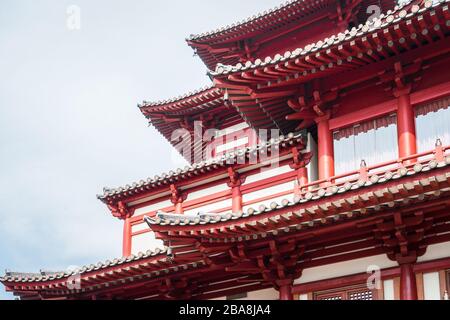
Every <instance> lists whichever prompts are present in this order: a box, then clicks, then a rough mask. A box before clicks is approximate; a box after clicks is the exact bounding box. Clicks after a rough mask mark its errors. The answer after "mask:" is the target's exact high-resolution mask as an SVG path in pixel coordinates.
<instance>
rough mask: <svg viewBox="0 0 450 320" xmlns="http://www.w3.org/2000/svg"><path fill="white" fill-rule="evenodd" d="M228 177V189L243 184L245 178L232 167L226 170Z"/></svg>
mask: <svg viewBox="0 0 450 320" xmlns="http://www.w3.org/2000/svg"><path fill="white" fill-rule="evenodd" d="M228 177H229V178H230V181H229V182H228V183H227V185H228V186H229V187H230V188H234V187H239V186H240V185H242V184H243V183H244V182H245V177H241V176H240V174H239V172H237V171H236V170H234V169H233V168H232V167H229V168H228Z"/></svg>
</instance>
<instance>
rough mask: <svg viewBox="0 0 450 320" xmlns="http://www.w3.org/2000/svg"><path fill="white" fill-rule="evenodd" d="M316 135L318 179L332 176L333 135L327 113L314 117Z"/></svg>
mask: <svg viewBox="0 0 450 320" xmlns="http://www.w3.org/2000/svg"><path fill="white" fill-rule="evenodd" d="M316 122H317V136H318V150H317V151H318V160H319V180H322V179H328V178H330V177H332V176H334V150H333V135H332V132H331V131H330V125H329V115H327V116H324V117H320V118H318V119H316Z"/></svg>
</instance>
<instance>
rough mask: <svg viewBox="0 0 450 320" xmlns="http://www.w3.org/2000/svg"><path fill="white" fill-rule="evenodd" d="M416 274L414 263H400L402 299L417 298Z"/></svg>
mask: <svg viewBox="0 0 450 320" xmlns="http://www.w3.org/2000/svg"><path fill="white" fill-rule="evenodd" d="M417 298H418V297H417V284H416V275H415V273H414V270H413V264H412V263H405V264H401V265H400V300H417Z"/></svg>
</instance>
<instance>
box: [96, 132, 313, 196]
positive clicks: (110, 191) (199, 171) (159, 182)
mask: <svg viewBox="0 0 450 320" xmlns="http://www.w3.org/2000/svg"><path fill="white" fill-rule="evenodd" d="M305 143H306V142H305V137H304V136H303V135H302V134H301V133H296V134H294V133H290V134H288V135H287V136H280V137H278V139H274V140H270V141H268V142H266V143H265V144H260V145H258V146H256V147H246V148H243V149H242V150H239V151H237V152H231V153H229V154H226V155H223V156H222V157H220V158H215V159H212V160H210V161H203V162H200V163H195V164H193V165H191V166H186V167H185V168H178V169H176V170H171V171H169V172H168V173H163V174H161V175H156V176H154V177H153V178H148V179H146V180H140V181H139V182H134V183H132V184H128V185H125V186H123V187H118V188H105V191H104V193H103V194H102V195H98V196H97V197H98V199H100V200H101V201H103V202H105V203H110V202H117V201H119V200H122V199H126V198H127V197H136V196H139V195H141V194H145V193H148V192H149V191H151V190H153V189H158V188H161V187H162V186H163V187H164V186H168V185H170V184H172V183H175V182H176V183H180V182H182V181H187V180H191V179H192V178H193V177H195V176H201V175H204V174H207V173H209V172H212V171H214V170H218V169H220V168H225V167H227V166H229V163H236V160H238V159H241V158H242V157H245V158H249V157H250V156H251V155H252V154H254V153H257V152H259V150H260V149H264V150H267V152H270V150H271V148H282V149H285V148H291V147H292V146H296V145H302V146H305ZM241 162H242V161H240V162H239V163H241Z"/></svg>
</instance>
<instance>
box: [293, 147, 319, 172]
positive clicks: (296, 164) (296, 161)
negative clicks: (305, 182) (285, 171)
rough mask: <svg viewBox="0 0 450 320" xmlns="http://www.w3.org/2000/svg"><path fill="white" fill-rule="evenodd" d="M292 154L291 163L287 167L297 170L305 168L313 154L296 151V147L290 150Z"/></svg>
mask: <svg viewBox="0 0 450 320" xmlns="http://www.w3.org/2000/svg"><path fill="white" fill-rule="evenodd" d="M291 152H292V160H293V162H292V163H291V164H289V167H290V168H291V169H294V170H297V169H300V168H304V167H306V166H307V165H308V164H309V163H310V162H311V159H312V156H313V153H312V152H305V153H302V152H300V150H298V148H297V147H293V148H292V149H291Z"/></svg>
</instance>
